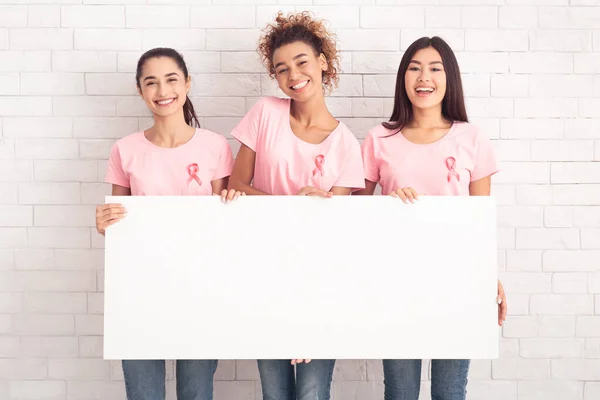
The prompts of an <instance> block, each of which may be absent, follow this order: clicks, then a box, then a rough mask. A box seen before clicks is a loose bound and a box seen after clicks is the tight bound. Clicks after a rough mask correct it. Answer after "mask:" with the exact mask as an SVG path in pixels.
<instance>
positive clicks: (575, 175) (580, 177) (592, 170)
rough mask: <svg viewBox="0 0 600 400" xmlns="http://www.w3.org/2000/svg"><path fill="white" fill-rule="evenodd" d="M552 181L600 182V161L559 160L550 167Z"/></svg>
mask: <svg viewBox="0 0 600 400" xmlns="http://www.w3.org/2000/svg"><path fill="white" fill-rule="evenodd" d="M550 173H551V179H550V180H551V182H552V183H558V184H560V183H600V163H596V162H557V163H552V165H551V168H550Z"/></svg>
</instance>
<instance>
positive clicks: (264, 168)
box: [229, 12, 365, 400]
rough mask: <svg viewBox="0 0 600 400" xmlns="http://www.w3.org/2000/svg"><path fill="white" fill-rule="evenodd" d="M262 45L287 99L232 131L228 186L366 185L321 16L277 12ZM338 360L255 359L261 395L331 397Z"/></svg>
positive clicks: (280, 189) (295, 189) (304, 190)
mask: <svg viewBox="0 0 600 400" xmlns="http://www.w3.org/2000/svg"><path fill="white" fill-rule="evenodd" d="M258 51H259V53H260V56H261V58H262V61H263V62H264V64H265V66H266V67H267V70H268V71H269V74H270V76H271V77H274V78H275V79H276V80H277V83H278V85H279V88H280V89H281V90H282V91H283V93H284V94H285V95H286V96H288V98H277V97H264V98H262V99H261V100H259V101H258V103H257V104H255V105H254V106H253V107H252V109H251V110H250V111H249V112H248V113H247V114H246V116H245V117H244V118H243V119H242V121H241V122H240V123H239V124H238V125H237V126H236V127H235V128H234V129H233V131H232V136H233V137H235V138H236V139H237V140H238V141H239V142H240V143H241V148H240V150H239V153H238V155H237V158H236V160H235V164H234V167H233V171H232V174H231V178H230V181H229V188H230V189H235V190H236V191H243V192H245V193H246V194H247V195H299V196H320V197H324V198H330V197H332V196H334V195H349V194H350V193H351V192H352V190H353V189H361V188H364V183H365V182H364V175H363V169H362V158H361V153H360V145H359V143H358V140H357V139H356V137H355V136H354V135H353V134H352V132H350V130H349V129H348V128H347V127H346V126H345V125H344V124H343V123H342V122H340V121H338V120H336V119H335V118H334V117H333V116H332V115H331V113H330V112H329V110H328V109H327V105H326V104H325V92H326V91H330V90H331V89H332V88H333V87H334V86H335V85H336V84H337V81H338V75H337V72H338V69H339V55H338V52H337V49H336V45H335V40H334V37H333V35H332V34H330V33H329V32H328V31H327V29H326V27H325V26H324V24H323V22H322V21H319V20H315V19H313V18H312V17H311V15H310V14H309V13H307V12H303V13H298V14H289V15H287V16H284V15H282V14H281V13H279V14H278V16H277V18H276V20H275V23H273V24H269V25H268V26H267V27H266V30H265V34H264V35H263V36H262V37H261V39H260V41H259V45H258ZM334 364H335V360H312V362H311V360H308V359H295V360H258V368H259V372H260V378H261V382H262V390H263V399H264V400H296V399H302V400H311V399H328V398H329V392H330V386H331V377H332V374H333V367H334ZM294 365H296V367H297V371H296V372H297V374H296V376H294Z"/></svg>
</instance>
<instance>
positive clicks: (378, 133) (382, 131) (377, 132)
mask: <svg viewBox="0 0 600 400" xmlns="http://www.w3.org/2000/svg"><path fill="white" fill-rule="evenodd" d="M395 133H397V132H394V131H392V130H390V129H388V128H386V127H385V126H383V125H382V124H378V125H376V126H374V127H372V128H371V129H369V132H367V137H368V138H370V139H372V140H373V141H376V140H379V139H383V138H385V137H388V136H391V135H394V134H395Z"/></svg>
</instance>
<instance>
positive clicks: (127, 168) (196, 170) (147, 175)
mask: <svg viewBox="0 0 600 400" xmlns="http://www.w3.org/2000/svg"><path fill="white" fill-rule="evenodd" d="M232 169H233V157H232V155H231V148H230V147H229V143H227V140H226V139H225V138H224V137H223V136H221V135H219V134H216V133H214V132H211V131H207V130H205V129H196V133H195V134H194V136H193V137H192V138H191V139H190V140H189V141H188V142H187V143H184V144H183V145H181V146H178V147H174V148H165V147H159V146H156V145H154V144H152V142H150V141H149V140H148V139H146V136H145V135H144V132H136V133H133V134H131V135H128V136H125V137H124V138H122V139H120V140H118V141H117V142H116V143H115V144H114V145H113V147H112V150H111V152H110V158H109V159H108V169H107V171H106V181H107V182H109V183H112V184H114V185H119V186H124V187H128V188H131V195H132V196H186V195H211V194H212V186H211V181H214V180H218V179H221V178H225V177H227V176H229V175H231V170H232Z"/></svg>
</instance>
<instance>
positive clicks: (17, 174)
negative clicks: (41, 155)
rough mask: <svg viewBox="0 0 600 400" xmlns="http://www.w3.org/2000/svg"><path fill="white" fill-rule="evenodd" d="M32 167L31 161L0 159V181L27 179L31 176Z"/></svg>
mask: <svg viewBox="0 0 600 400" xmlns="http://www.w3.org/2000/svg"><path fill="white" fill-rule="evenodd" d="M32 167H33V165H32V164H31V161H25V160H2V159H0V181H3V182H18V181H29V180H31V179H32V177H33V174H32V172H33V168H32Z"/></svg>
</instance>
